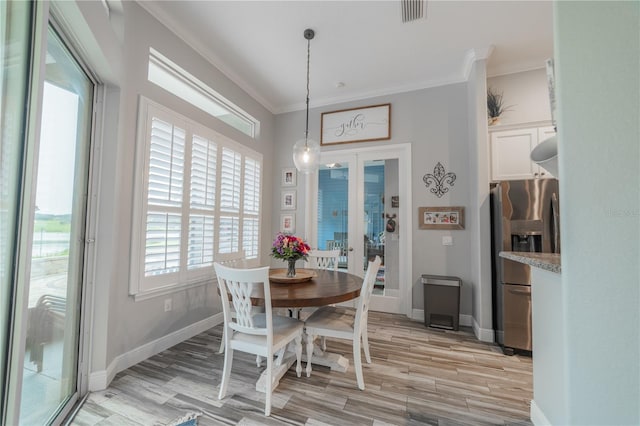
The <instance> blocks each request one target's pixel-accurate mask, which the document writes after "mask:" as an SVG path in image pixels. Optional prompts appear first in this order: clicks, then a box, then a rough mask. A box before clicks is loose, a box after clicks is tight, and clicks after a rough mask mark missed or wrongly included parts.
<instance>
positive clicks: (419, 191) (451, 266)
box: [272, 83, 490, 315]
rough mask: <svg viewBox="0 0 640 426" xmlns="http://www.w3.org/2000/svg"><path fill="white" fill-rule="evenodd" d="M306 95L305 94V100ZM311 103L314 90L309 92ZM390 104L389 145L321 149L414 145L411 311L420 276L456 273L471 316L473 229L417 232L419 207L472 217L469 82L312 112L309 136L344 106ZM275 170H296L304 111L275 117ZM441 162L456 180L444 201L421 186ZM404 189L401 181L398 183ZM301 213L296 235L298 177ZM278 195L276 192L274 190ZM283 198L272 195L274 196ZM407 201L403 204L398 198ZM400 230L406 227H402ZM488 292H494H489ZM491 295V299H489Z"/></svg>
mask: <svg viewBox="0 0 640 426" xmlns="http://www.w3.org/2000/svg"><path fill="white" fill-rule="evenodd" d="M302 95H304V93H301V96H302ZM311 95H312V100H313V92H312V93H311ZM388 102H389V103H391V115H392V117H391V128H392V131H391V132H392V138H391V140H389V141H378V142H362V143H357V144H348V145H342V146H340V145H338V146H337V147H331V148H332V149H328V147H322V149H323V151H324V150H327V151H329V150H330V151H334V150H340V149H347V148H354V147H366V146H376V145H384V144H393V143H411V145H412V147H411V150H412V151H411V153H412V157H413V158H412V164H411V167H412V173H413V176H412V182H411V185H412V188H413V194H412V199H411V200H410V202H411V211H412V214H413V215H414V223H413V247H412V249H413V265H414V266H413V271H412V273H411V275H410V276H411V277H412V283H411V285H412V286H413V308H414V309H423V288H422V284H421V282H420V276H421V275H422V274H425V273H429V274H437V275H455V276H459V277H460V278H462V279H463V281H464V282H465V284H464V285H463V287H462V291H461V304H460V305H461V307H460V313H461V314H466V315H471V295H472V288H471V286H470V285H469V283H470V282H471V281H472V278H471V272H470V270H469V266H468V265H469V262H468V259H469V256H470V247H469V244H470V241H469V231H468V230H459V231H438V230H419V229H418V223H417V220H416V219H417V216H418V207H424V206H434V207H435V206H465V208H467V213H469V185H470V181H471V180H472V179H471V176H470V174H469V167H468V163H469V150H468V144H469V142H468V137H469V135H468V132H467V126H468V116H467V110H468V108H467V89H466V84H464V83H463V84H454V85H448V86H442V87H436V88H430V89H424V90H418V91H414V92H409V93H400V94H395V95H390V96H384V97H378V98H371V99H367V100H364V101H359V102H350V103H342V104H336V105H331V106H325V107H322V108H312V109H311V111H310V115H309V119H310V125H309V132H310V135H311V137H313V138H314V139H315V140H318V141H319V140H320V114H321V113H322V112H327V111H334V110H339V109H344V108H353V107H359V106H366V105H376V104H380V103H388ZM275 128H276V131H275V147H276V149H275V152H276V155H275V156H274V170H279V169H280V168H282V167H293V159H292V156H291V149H292V147H293V144H294V143H295V141H296V140H297V139H298V138H300V137H301V136H302V135H303V132H304V111H297V112H292V113H286V114H280V115H277V116H276V126H275ZM438 162H441V163H442V164H443V166H444V167H445V169H446V171H447V172H449V171H451V172H454V173H456V175H457V179H456V182H455V184H454V186H453V187H452V188H451V190H450V191H449V193H447V194H446V195H445V196H443V197H442V198H437V197H436V196H435V195H433V194H431V193H430V192H429V191H428V189H427V188H426V187H425V185H424V183H423V182H422V177H423V176H424V175H425V174H426V173H433V168H434V167H435V165H436V163H438ZM279 179H280V177H279V174H277V173H276V175H274V177H273V182H272V183H273V184H274V187H275V185H276V184H277V185H279V183H277V182H279ZM400 184H401V185H402V182H400ZM297 191H298V192H297V193H298V210H297V217H296V231H297V233H299V234H303V232H304V223H303V221H304V207H303V206H304V201H305V179H304V178H302V179H301V176H300V175H299V176H298V188H297ZM276 192H278V191H276ZM275 197H279V194H274V198H275ZM400 202H401V203H402V202H404V200H400ZM279 215H280V208H279V205H278V204H274V209H273V211H272V216H273V219H272V226H273V227H274V229H276V226H277V221H278V219H277V217H279ZM398 226H403V224H402V223H398ZM444 235H451V236H453V242H454V245H453V246H450V247H446V246H443V245H442V236H444ZM489 291H490V288H489ZM489 297H490V295H489Z"/></svg>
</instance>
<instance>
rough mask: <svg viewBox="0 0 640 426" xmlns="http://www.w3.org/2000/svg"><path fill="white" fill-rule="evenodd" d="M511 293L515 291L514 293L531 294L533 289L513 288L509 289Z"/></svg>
mask: <svg viewBox="0 0 640 426" xmlns="http://www.w3.org/2000/svg"><path fill="white" fill-rule="evenodd" d="M509 293H513V294H524V295H526V296H528V295H530V294H531V291H528V290H513V289H509Z"/></svg>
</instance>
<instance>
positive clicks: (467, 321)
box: [411, 309, 473, 327]
mask: <svg viewBox="0 0 640 426" xmlns="http://www.w3.org/2000/svg"><path fill="white" fill-rule="evenodd" d="M411 319H412V320H415V321H421V322H424V309H413V310H411ZM472 321H473V317H472V316H471V315H465V314H460V315H459V316H458V325H462V326H465V327H471V324H472Z"/></svg>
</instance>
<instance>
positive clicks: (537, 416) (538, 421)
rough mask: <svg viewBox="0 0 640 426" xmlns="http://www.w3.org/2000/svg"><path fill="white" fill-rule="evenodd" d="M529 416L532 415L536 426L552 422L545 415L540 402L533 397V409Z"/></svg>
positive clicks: (544, 425)
mask: <svg viewBox="0 0 640 426" xmlns="http://www.w3.org/2000/svg"><path fill="white" fill-rule="evenodd" d="M529 416H530V417H531V423H533V424H534V425H535V426H550V425H551V422H550V421H549V419H547V416H545V415H544V413H543V412H542V410H541V409H540V407H538V404H536V402H535V401H534V400H533V399H532V400H531V411H530V412H529Z"/></svg>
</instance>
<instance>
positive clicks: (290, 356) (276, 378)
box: [256, 346, 349, 392]
mask: <svg viewBox="0 0 640 426" xmlns="http://www.w3.org/2000/svg"><path fill="white" fill-rule="evenodd" d="M302 361H303V362H307V355H306V354H305V353H304V352H303V354H302ZM295 363H296V355H295V353H293V352H289V351H288V352H286V353H285V356H284V357H283V358H282V360H281V361H278V359H277V360H276V361H274V366H273V373H272V378H273V388H274V389H275V388H276V387H277V386H278V384H279V383H280V379H281V378H282V376H284V375H285V374H286V373H287V370H289V369H290V368H291V366H292V365H294V364H295ZM276 364H277V365H276ZM311 364H316V365H323V366H325V367H329V368H331V371H339V372H341V373H345V372H346V371H347V369H348V368H349V360H348V359H347V358H345V357H343V356H342V355H340V354H336V353H333V352H326V351H323V350H322V349H320V348H319V347H318V346H315V347H314V348H313V356H312V357H311ZM303 371H304V367H303ZM266 382H267V379H266V373H265V372H263V373H262V374H261V375H260V378H259V379H258V381H257V383H256V390H257V391H258V392H265V390H266V386H265V385H266Z"/></svg>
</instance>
